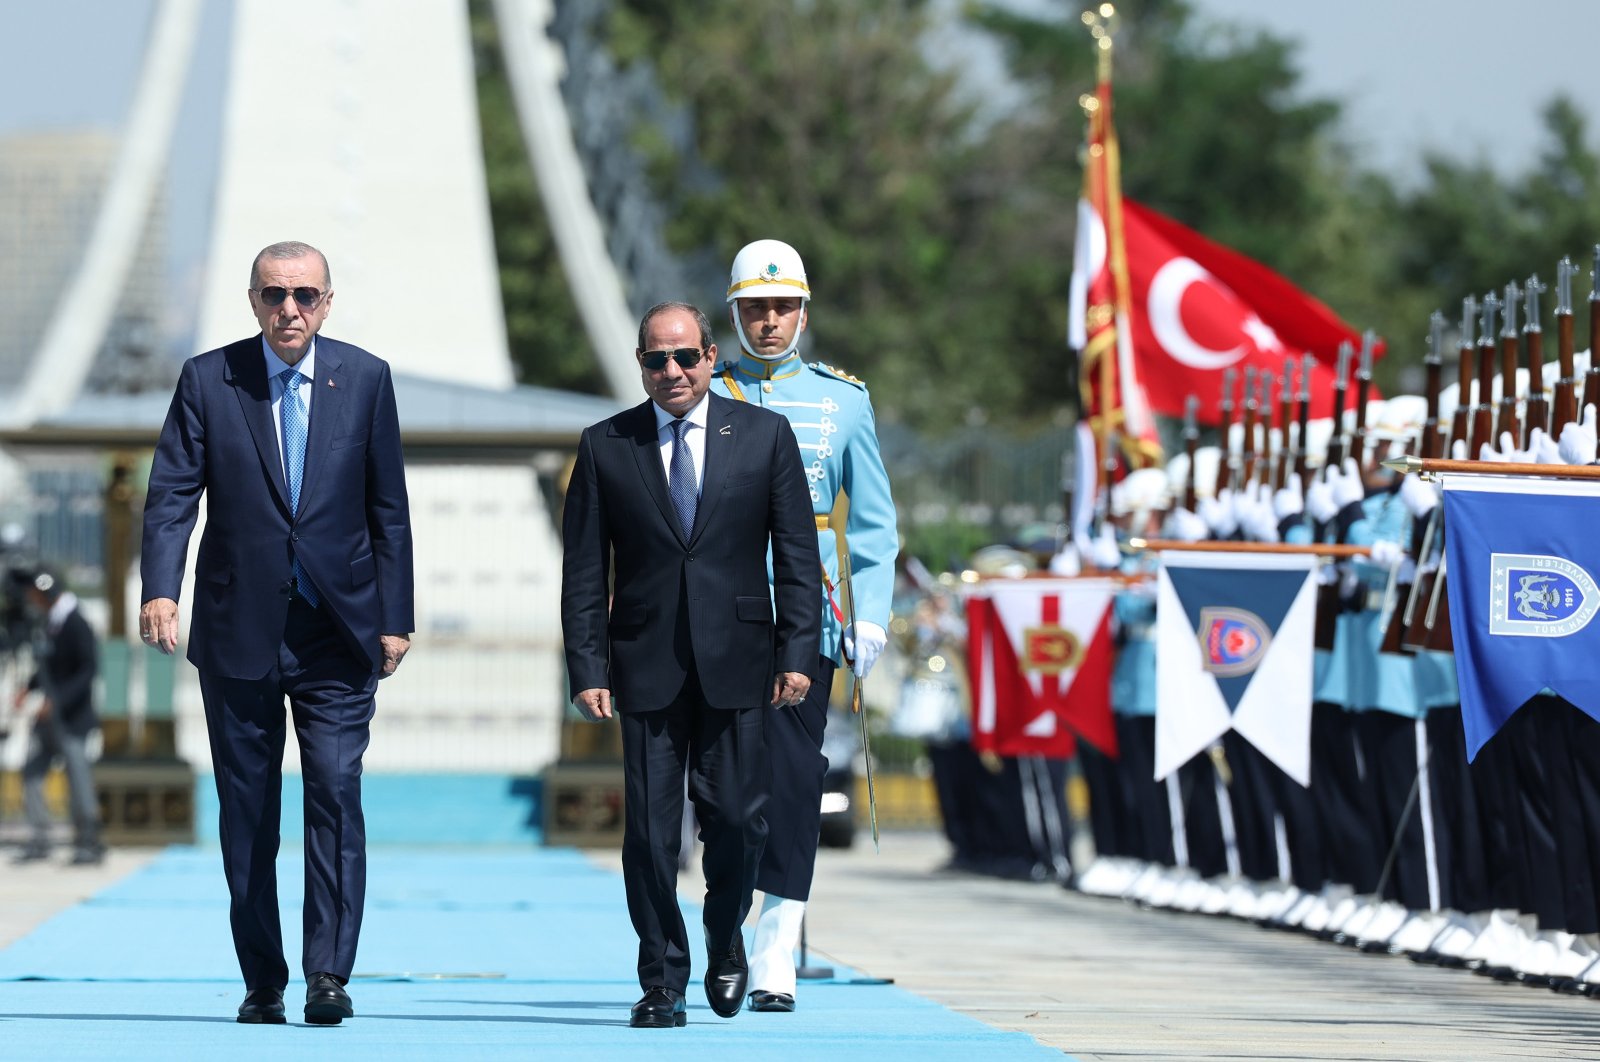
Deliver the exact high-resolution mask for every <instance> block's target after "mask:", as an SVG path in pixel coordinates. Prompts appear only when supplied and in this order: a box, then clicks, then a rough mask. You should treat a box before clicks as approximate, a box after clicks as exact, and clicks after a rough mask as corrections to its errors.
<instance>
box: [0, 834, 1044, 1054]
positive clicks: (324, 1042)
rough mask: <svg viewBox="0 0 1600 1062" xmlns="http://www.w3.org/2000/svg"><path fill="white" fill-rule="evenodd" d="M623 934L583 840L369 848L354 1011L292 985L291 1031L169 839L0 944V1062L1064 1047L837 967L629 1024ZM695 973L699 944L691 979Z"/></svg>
mask: <svg viewBox="0 0 1600 1062" xmlns="http://www.w3.org/2000/svg"><path fill="white" fill-rule="evenodd" d="M302 872H303V871H302V864H301V861H300V859H299V858H298V856H296V855H289V854H286V855H284V856H283V857H282V858H281V859H280V860H279V880H280V882H281V883H282V886H283V891H282V893H281V895H280V900H281V901H282V922H283V925H284V927H285V929H286V930H287V932H286V933H285V936H286V938H287V939H288V940H289V941H290V949H289V950H290V967H291V969H293V968H294V967H295V966H296V965H297V962H298V955H297V953H298V940H299V933H298V931H297V927H298V925H299V920H300V916H299V906H300V893H301V888H300V875H301V874H302ZM685 917H686V918H687V919H688V920H689V923H690V926H691V936H692V937H693V936H698V933H697V932H696V929H697V926H698V921H699V912H698V910H695V909H691V908H687V906H686V910H685ZM636 947H637V944H636V941H635V939H634V937H633V932H632V929H631V927H630V926H629V924H628V918H627V911H626V904H625V901H624V898H623V891H622V880H621V878H620V877H619V876H617V875H616V874H613V873H610V872H607V871H604V870H601V869H598V868H596V867H595V866H593V865H592V864H591V863H589V862H588V861H587V860H586V859H585V858H584V857H583V856H582V855H580V854H579V853H577V852H574V851H571V850H566V849H534V850H531V851H514V852H511V851H498V850H496V851H481V850H480V851H470V850H469V851H455V850H450V849H440V848H431V849H377V850H375V851H374V852H373V853H372V856H371V861H370V868H369V887H368V902H367V918H366V924H365V926H364V928H363V930H362V934H361V952H360V955H359V957H358V960H357V964H356V976H355V978H354V979H353V980H352V983H351V994H352V996H353V997H354V999H355V1005H356V1010H357V1014H358V1017H357V1018H356V1019H355V1020H354V1021H351V1022H347V1023H345V1024H344V1025H342V1026H339V1027H337V1028H332V1029H328V1028H313V1027H309V1026H304V1025H301V1024H299V1023H298V1021H297V1019H298V1018H299V1007H298V1006H297V1005H296V1004H297V1002H298V1000H297V998H296V995H297V993H299V992H303V988H302V986H301V984H300V983H299V982H294V983H291V984H290V986H289V992H288V1003H289V1016H290V1021H291V1024H290V1025H289V1026H287V1027H250V1026H240V1025H237V1024H235V1023H234V1022H233V1020H232V1017H233V1012H234V1008H235V1007H237V1006H238V1003H239V1000H240V998H241V997H242V993H243V989H242V987H241V985H240V983H239V974H238V966H237V964H236V963H235V960H234V956H233V951H232V946H231V944H230V942H229V938H228V927H227V898H226V893H225V891H224V888H223V882H222V870H221V857H220V855H219V853H218V852H217V851H216V850H215V849H205V848H199V849H190V848H174V849H170V850H168V851H167V852H166V853H164V854H163V855H162V856H161V857H160V858H159V859H157V860H156V861H155V862H154V863H153V864H151V865H150V866H148V867H147V868H145V869H144V870H143V871H141V872H139V873H137V874H135V875H133V876H131V877H129V878H127V879H126V880H124V881H122V882H120V883H118V884H117V885H114V886H112V887H110V888H108V889H106V890H105V891H104V892H102V893H100V894H99V895H97V896H95V897H94V898H93V899H91V900H89V901H88V902H86V903H83V904H81V905H79V906H77V907H74V908H72V909H70V910H68V911H65V912H63V913H62V914H60V915H58V916H57V917H55V918H53V919H51V920H50V921H48V922H46V923H45V924H44V925H42V926H40V927H39V928H38V929H37V930H35V931H34V932H33V933H31V934H29V935H28V936H26V937H24V938H23V939H21V940H19V941H17V942H16V943H15V944H13V945H12V946H11V947H9V948H7V949H4V950H0V1056H3V1057H4V1058H6V1059H28V1060H31V1059H40V1060H44V1059H51V1060H56V1059H80V1058H82V1059H104V1058H111V1057H115V1058H117V1059H119V1060H120V1059H142V1058H162V1059H171V1058H174V1057H176V1058H199V1057H249V1058H252V1059H255V1058H262V1059H275V1058H285V1059H288V1058H294V1059H298V1060H304V1059H306V1058H308V1057H311V1058H317V1057H330V1056H331V1055H332V1054H333V1053H334V1052H337V1053H338V1055H339V1057H341V1058H342V1059H346V1060H351V1062H359V1060H362V1059H383V1060H385V1062H388V1060H393V1059H410V1058H430V1059H440V1058H450V1059H457V1058H461V1059H479V1058H485V1059H489V1058H511V1057H517V1058H525V1057H528V1056H530V1055H537V1056H540V1057H544V1058H608V1057H620V1056H622V1055H623V1054H624V1053H628V1054H633V1053H637V1052H639V1051H641V1050H648V1051H649V1053H650V1055H651V1056H653V1057H655V1058H661V1059H680V1058H681V1059H695V1060H697V1062H698V1060H700V1059H703V1058H705V1057H706V1056H707V1054H708V1052H715V1053H717V1054H719V1055H720V1054H722V1053H723V1052H729V1053H730V1054H728V1055H727V1057H734V1056H733V1055H732V1054H731V1052H738V1053H739V1056H740V1057H745V1058H750V1059H754V1058H760V1059H762V1060H768V1059H771V1060H787V1059H796V1060H798V1059H807V1060H813V1059H817V1058H819V1057H827V1058H829V1059H830V1062H856V1060H861V1062H866V1060H869V1059H870V1060H872V1062H880V1060H882V1059H885V1058H913V1057H914V1058H917V1059H919V1060H926V1062H939V1060H944V1059H950V1060H952V1062H954V1060H957V1059H959V1060H962V1062H965V1060H968V1059H973V1058H982V1059H991V1058H1006V1059H1010V1058H1018V1059H1028V1058H1046V1057H1048V1058H1055V1059H1060V1058H1062V1057H1063V1056H1062V1055H1061V1054H1060V1052H1058V1051H1054V1050H1051V1049H1048V1048H1045V1047H1043V1046H1041V1045H1039V1044H1038V1043H1037V1042H1035V1041H1034V1040H1033V1039H1032V1038H1031V1037H1028V1036H1026V1035H1024V1034H1021V1033H1008V1032H1001V1031H999V1030H996V1029H992V1028H990V1027H989V1026H987V1025H984V1024H982V1023H981V1022H978V1021H975V1020H973V1019H971V1018H967V1017H965V1016H962V1015H959V1014H956V1013H954V1012H953V1011H949V1010H946V1009H945V1008H943V1007H940V1006H938V1005H936V1004H933V1003H930V1002H928V1001H927V1000H924V999H920V998H918V997H917V996H914V995H912V994H910V993H908V992H905V991H903V990H901V989H898V988H895V987H893V986H888V985H870V986H869V985H851V984H847V983H843V980H841V981H836V982H832V983H828V982H824V983H810V982H808V983H806V984H805V985H803V986H802V988H801V994H800V1009H799V1010H797V1011H796V1012H795V1013H793V1014H786V1015H785V1014H780V1015H755V1014H749V1013H745V1014H741V1015H739V1016H738V1017H737V1018H735V1019H733V1020H724V1019H721V1018H718V1017H717V1016H716V1015H714V1014H713V1013H712V1012H711V1010H710V1008H709V1007H708V1006H707V1005H706V1003H705V998H704V995H703V993H702V992H701V990H700V987H699V983H698V980H696V981H695V982H692V983H691V986H690V992H689V999H688V1006H689V1026H688V1028H687V1029H684V1030H681V1031H679V1030H638V1029H629V1028H628V1027H627V1011H628V1007H629V1005H630V1004H631V1003H632V1002H633V1001H634V1000H635V999H636V998H637V997H638V995H639V989H638V985H637V982H636V981H635V979H634V976H633V964H634V959H635V951H636ZM704 969H705V959H704V955H703V954H702V953H701V952H700V951H699V950H698V948H697V950H696V953H695V955H694V976H695V977H696V978H698V977H699V975H700V974H702V973H703V972H704ZM840 972H841V978H842V979H843V978H847V977H848V976H850V974H851V973H852V972H851V971H845V970H841V971H840Z"/></svg>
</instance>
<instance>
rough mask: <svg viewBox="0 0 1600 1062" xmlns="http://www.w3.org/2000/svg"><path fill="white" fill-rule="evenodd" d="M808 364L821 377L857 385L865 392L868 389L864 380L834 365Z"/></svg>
mask: <svg viewBox="0 0 1600 1062" xmlns="http://www.w3.org/2000/svg"><path fill="white" fill-rule="evenodd" d="M806 364H808V365H810V366H811V370H812V371H813V372H816V373H819V374H820V375H823V376H831V377H833V378H834V379H835V380H843V381H844V382H845V383H852V384H855V385H856V386H857V387H859V388H861V389H862V390H863V391H865V390H866V389H867V384H866V381H864V380H862V379H861V378H860V377H856V376H851V375H850V374H849V373H847V372H845V371H844V370H843V369H835V368H834V367H833V366H832V365H829V364H828V363H827V362H822V361H812V362H807V363H806Z"/></svg>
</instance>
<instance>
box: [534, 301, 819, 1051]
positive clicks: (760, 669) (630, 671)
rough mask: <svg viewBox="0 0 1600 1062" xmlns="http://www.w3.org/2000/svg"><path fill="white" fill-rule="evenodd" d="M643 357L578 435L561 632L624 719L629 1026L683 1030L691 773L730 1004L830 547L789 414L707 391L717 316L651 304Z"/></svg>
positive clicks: (580, 666) (582, 699)
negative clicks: (820, 545) (637, 393)
mask: <svg viewBox="0 0 1600 1062" xmlns="http://www.w3.org/2000/svg"><path fill="white" fill-rule="evenodd" d="M635 356H636V357H637V359H638V361H639V368H640V375H641V378H642V381H643V383H644V389H645V392H646V393H647V394H648V395H649V396H650V400H649V401H646V402H643V403H641V404H639V405H637V406H634V407H633V408H632V409H628V410H624V411H623V412H621V413H618V414H617V415H616V416H614V417H612V418H610V419H609V420H604V421H601V422H600V423H599V424H595V425H593V426H591V427H589V428H588V429H586V430H585V431H584V433H583V438H582V439H581V440H580V441H579V443H578V457H577V461H576V463H575V464H574V466H573V470H572V479H571V482H570V483H569V485H568V487H567V499H566V508H565V511H564V513H563V514H562V525H561V526H562V538H563V548H564V551H565V552H564V557H563V571H562V582H561V626H562V634H563V637H564V639H565V642H566V655H567V675H568V683H569V686H570V689H571V694H572V700H573V703H574V704H575V705H576V706H577V707H578V709H579V710H580V711H582V712H583V714H584V715H585V717H587V718H589V719H592V720H602V719H610V718H612V714H613V711H615V712H616V713H618V714H620V715H621V727H622V762H623V777H624V785H625V795H624V818H623V840H622V874H623V881H624V884H625V886H626V890H627V895H628V913H629V915H630V916H631V917H632V919H633V927H634V930H635V931H636V932H637V933H638V934H639V962H638V969H639V985H640V987H641V988H643V989H644V990H645V993H644V996H643V998H641V999H640V1000H639V1002H637V1003H635V1004H634V1006H633V1011H632V1013H631V1015H630V1017H629V1024H630V1025H632V1026H634V1027H635V1028H674V1027H679V1026H682V1025H683V1024H684V1023H685V1021H686V1016H685V1010H684V999H683V996H684V990H685V988H686V987H687V984H688V980H689V938H688V933H687V931H686V929H685V927H684V923H683V916H682V914H681V912H680V911H679V908H678V898H677V891H676V886H677V878H678V849H679V842H680V839H681V838H682V820H683V794H684V772H685V770H687V771H688V779H689V785H688V789H689V797H690V799H692V800H693V801H694V807H695V812H696V814H697V817H698V818H699V820H700V824H701V833H700V836H701V837H702V839H703V840H704V841H705V853H704V856H703V860H702V866H703V868H704V870H705V879H706V902H705V917H704V925H705V941H706V956H707V966H706V975H705V989H706V998H707V1000H708V1002H710V1004H711V1008H712V1009H713V1010H714V1011H716V1013H718V1014H719V1015H721V1016H722V1017H724V1018H731V1017H733V1016H734V1015H735V1014H737V1013H738V1012H739V1008H740V1006H742V1005H743V1003H744V996H745V986H746V980H747V978H748V968H747V967H748V964H747V962H746V958H745V950H744V938H743V936H742V935H741V932H740V928H739V927H740V926H741V925H742V924H743V923H744V920H745V915H746V914H747V913H748V912H749V910H750V896H751V893H752V892H753V891H754V889H755V881H756V870H757V868H758V867H759V865H760V862H761V851H762V847H763V846H764V844H765V843H766V839H767V824H766V819H765V818H764V817H763V810H762V809H763V807H764V806H765V805H766V802H767V796H768V793H769V791H770V787H771V777H770V776H771V769H770V765H769V761H768V757H767V740H766V727H767V712H768V711H769V710H770V708H773V707H781V708H787V707H792V706H793V705H796V704H799V703H800V702H801V701H803V700H804V699H805V696H806V691H807V690H808V689H809V688H810V685H811V679H812V677H813V676H814V675H815V673H816V669H817V642H818V638H819V634H818V632H819V630H820V629H821V626H822V615H821V609H822V561H821V559H820V556H819V554H818V552H817V533H816V524H815V521H814V520H813V518H812V515H811V494H810V488H809V487H808V486H807V483H806V476H805V469H804V468H803V467H802V466H801V463H800V449H799V446H798V444H797V443H796V442H795V438H794V431H793V430H792V429H791V428H790V427H789V421H788V420H787V419H785V418H784V417H782V416H780V415H779V414H776V413H773V412H771V411H770V410H765V409H761V408H759V407H757V406H752V405H747V404H745V403H743V402H735V401H733V400H731V399H728V398H723V397H722V396H721V395H715V394H707V389H708V388H709V386H710V384H711V370H712V366H713V365H715V364H716V360H717V348H716V345H715V344H714V343H712V342H711V325H710V323H709V322H708V321H707V320H706V317H705V314H703V313H701V312H700V311H699V310H697V309H695V308H694V307H693V306H689V305H687V304H685V303H681V302H668V303H661V304H659V305H657V306H653V307H651V308H650V309H649V310H648V311H646V313H645V315H644V320H643V321H642V322H640V325H639V349H638V350H637V351H636V353H635ZM769 545H770V548H771V563H772V572H773V576H772V591H771V594H770V595H769V594H768V590H767V558H768V547H769ZM613 576H614V578H613Z"/></svg>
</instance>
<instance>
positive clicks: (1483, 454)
mask: <svg viewBox="0 0 1600 1062" xmlns="http://www.w3.org/2000/svg"><path fill="white" fill-rule="evenodd" d="M1478 460H1480V461H1505V462H1508V463H1510V464H1513V465H1525V464H1528V463H1529V462H1531V461H1532V460H1533V455H1532V454H1529V453H1527V452H1525V451H1523V450H1519V449H1517V440H1515V439H1513V438H1512V437H1511V433H1510V432H1509V431H1503V432H1501V433H1500V448H1499V449H1498V450H1497V449H1495V448H1494V447H1493V446H1490V445H1489V444H1488V443H1484V444H1483V445H1482V446H1481V447H1479V448H1478Z"/></svg>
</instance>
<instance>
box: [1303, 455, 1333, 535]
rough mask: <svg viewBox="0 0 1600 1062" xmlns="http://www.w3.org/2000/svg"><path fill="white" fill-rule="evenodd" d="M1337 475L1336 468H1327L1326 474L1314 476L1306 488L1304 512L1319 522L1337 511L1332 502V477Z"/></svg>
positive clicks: (1330, 518)
mask: <svg viewBox="0 0 1600 1062" xmlns="http://www.w3.org/2000/svg"><path fill="white" fill-rule="evenodd" d="M1338 475H1339V470H1338V469H1336V468H1330V469H1328V474H1327V475H1326V476H1316V477H1314V478H1313V479H1312V480H1311V486H1309V487H1307V488H1306V513H1307V514H1308V515H1309V516H1310V517H1311V519H1313V520H1315V521H1316V522H1317V523H1319V524H1325V523H1327V522H1328V521H1329V520H1332V519H1333V518H1334V517H1335V516H1337V515H1338V513H1339V507H1338V506H1337V505H1335V504H1334V503H1333V482H1332V481H1333V479H1334V478H1335V477H1337V476H1338Z"/></svg>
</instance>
